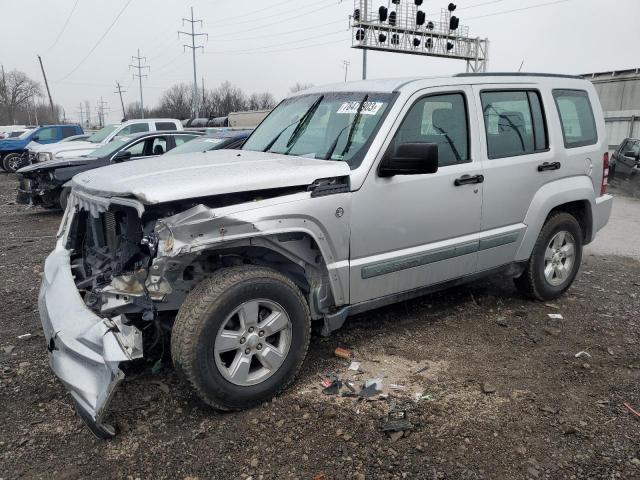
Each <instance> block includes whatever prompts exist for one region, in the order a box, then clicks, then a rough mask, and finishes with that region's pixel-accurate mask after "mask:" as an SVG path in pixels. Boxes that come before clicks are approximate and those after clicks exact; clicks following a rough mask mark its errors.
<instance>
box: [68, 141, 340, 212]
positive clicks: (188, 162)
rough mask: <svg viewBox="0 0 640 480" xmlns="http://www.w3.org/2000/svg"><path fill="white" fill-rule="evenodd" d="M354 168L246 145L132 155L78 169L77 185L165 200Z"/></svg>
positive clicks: (302, 181)
mask: <svg viewBox="0 0 640 480" xmlns="http://www.w3.org/2000/svg"><path fill="white" fill-rule="evenodd" d="M350 172H351V170H350V168H349V165H347V164H346V163H344V162H338V161H330V160H316V159H313V158H305V157H296V156H290V155H279V154H274V153H263V152H251V151H245V150H214V151H209V152H204V153H185V154H182V155H169V156H163V157H158V158H148V159H144V160H137V161H129V162H125V163H120V164H116V165H109V166H108V167H103V168H98V169H95V170H91V171H88V172H84V173H81V174H79V175H76V176H75V177H74V178H73V186H74V188H78V189H80V190H84V191H87V192H89V193H92V194H95V195H100V196H109V197H111V196H114V197H127V196H135V197H136V198H138V199H139V200H140V201H142V202H143V203H147V204H154V203H164V202H170V201H174V200H182V199H187V198H197V197H206V196H210V195H221V194H226V193H236V192H248V191H257V190H267V189H272V188H280V187H294V186H303V185H310V184H311V183H313V182H314V181H315V180H317V179H320V178H330V177H342V176H346V175H349V173H350Z"/></svg>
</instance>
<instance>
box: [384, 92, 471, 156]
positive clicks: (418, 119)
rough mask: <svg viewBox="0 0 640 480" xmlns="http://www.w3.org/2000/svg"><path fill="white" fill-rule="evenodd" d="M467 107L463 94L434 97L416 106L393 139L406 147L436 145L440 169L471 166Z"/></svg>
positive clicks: (427, 98) (423, 100)
mask: <svg viewBox="0 0 640 480" xmlns="http://www.w3.org/2000/svg"><path fill="white" fill-rule="evenodd" d="M467 117H468V115H467V105H466V101H465V97H464V96H463V95H462V94H461V93H453V94H446V95H432V96H429V97H424V98H422V99H420V100H418V101H417V102H416V103H414V104H413V106H412V107H411V109H410V110H409V112H408V113H407V116H406V117H405V118H404V120H403V121H402V125H400V128H399V129H398V131H397V132H396V135H395V137H394V138H393V144H392V148H395V146H396V145H400V144H402V143H435V144H436V145H438V165H439V166H440V167H446V166H448V165H454V164H456V163H465V162H469V161H470V160H469V134H468V131H469V129H468V120H467Z"/></svg>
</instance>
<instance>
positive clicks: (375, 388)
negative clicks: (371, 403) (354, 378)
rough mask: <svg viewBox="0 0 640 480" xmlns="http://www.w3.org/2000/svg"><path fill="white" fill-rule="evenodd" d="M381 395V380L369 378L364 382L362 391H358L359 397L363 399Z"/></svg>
mask: <svg viewBox="0 0 640 480" xmlns="http://www.w3.org/2000/svg"><path fill="white" fill-rule="evenodd" d="M380 393H382V379H381V378H371V379H369V380H367V381H366V382H364V385H363V386H362V389H361V390H360V396H361V397H364V398H369V397H373V396H375V395H378V394H380Z"/></svg>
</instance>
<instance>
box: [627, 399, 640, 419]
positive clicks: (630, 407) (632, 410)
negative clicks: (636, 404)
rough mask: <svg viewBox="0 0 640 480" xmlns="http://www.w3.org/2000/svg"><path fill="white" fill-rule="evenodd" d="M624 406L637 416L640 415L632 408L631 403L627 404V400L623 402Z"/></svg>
mask: <svg viewBox="0 0 640 480" xmlns="http://www.w3.org/2000/svg"><path fill="white" fill-rule="evenodd" d="M624 406H625V407H627V408H628V409H629V411H630V412H631V413H633V414H634V415H636V416H637V417H640V413H638V412H637V411H636V410H634V409H633V407H632V406H631V405H629V404H628V403H627V402H624Z"/></svg>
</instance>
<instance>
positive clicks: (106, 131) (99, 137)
mask: <svg viewBox="0 0 640 480" xmlns="http://www.w3.org/2000/svg"><path fill="white" fill-rule="evenodd" d="M119 126H120V125H119V124H114V125H107V126H106V127H103V128H101V129H100V130H98V131H97V132H96V133H94V134H93V135H91V136H90V137H89V138H87V142H91V143H101V142H102V141H104V139H105V138H107V137H108V136H109V135H110V134H111V133H112V132H113V131H114V130H115V129H116V128H118V127H119Z"/></svg>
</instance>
